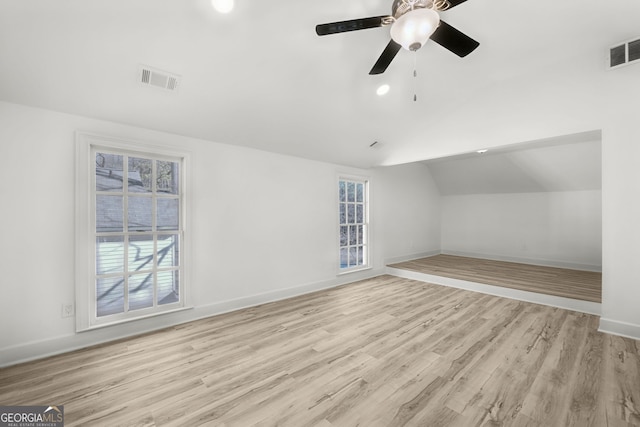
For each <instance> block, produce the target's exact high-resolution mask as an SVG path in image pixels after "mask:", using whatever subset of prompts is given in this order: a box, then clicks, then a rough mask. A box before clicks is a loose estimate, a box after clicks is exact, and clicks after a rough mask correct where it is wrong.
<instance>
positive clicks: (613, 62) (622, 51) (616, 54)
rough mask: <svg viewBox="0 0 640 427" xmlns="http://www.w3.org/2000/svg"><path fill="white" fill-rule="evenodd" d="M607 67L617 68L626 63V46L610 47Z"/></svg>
mask: <svg viewBox="0 0 640 427" xmlns="http://www.w3.org/2000/svg"><path fill="white" fill-rule="evenodd" d="M609 58H610V61H609V66H610V67H617V66H618V65H622V64H624V63H626V62H627V46H626V45H624V44H623V45H621V46H616V47H612V48H611V51H610V52H609Z"/></svg>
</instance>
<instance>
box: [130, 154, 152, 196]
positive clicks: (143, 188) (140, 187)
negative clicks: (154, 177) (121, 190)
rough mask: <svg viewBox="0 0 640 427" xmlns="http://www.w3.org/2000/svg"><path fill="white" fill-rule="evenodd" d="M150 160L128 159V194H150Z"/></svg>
mask: <svg viewBox="0 0 640 427" xmlns="http://www.w3.org/2000/svg"><path fill="white" fill-rule="evenodd" d="M151 173H152V171H151V160H149V159H141V158H138V157H130V158H129V179H128V181H129V192H131V193H149V192H151Z"/></svg>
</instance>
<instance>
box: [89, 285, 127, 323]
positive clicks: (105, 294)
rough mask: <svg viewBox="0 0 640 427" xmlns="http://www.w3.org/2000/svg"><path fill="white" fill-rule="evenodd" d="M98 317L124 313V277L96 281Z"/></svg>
mask: <svg viewBox="0 0 640 427" xmlns="http://www.w3.org/2000/svg"><path fill="white" fill-rule="evenodd" d="M96 302H97V315H98V317H100V316H108V315H110V314H116V313H123V312H124V277H109V278H105V279H98V280H97V281H96Z"/></svg>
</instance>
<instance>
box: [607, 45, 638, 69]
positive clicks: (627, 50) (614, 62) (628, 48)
mask: <svg viewBox="0 0 640 427" xmlns="http://www.w3.org/2000/svg"><path fill="white" fill-rule="evenodd" d="M634 62H638V63H640V38H638V39H635V40H631V41H627V42H624V43H620V44H617V45H616V46H613V47H612V48H610V49H609V59H608V64H607V65H608V67H609V69H613V68H618V67H622V66H623V65H629V64H632V63H634Z"/></svg>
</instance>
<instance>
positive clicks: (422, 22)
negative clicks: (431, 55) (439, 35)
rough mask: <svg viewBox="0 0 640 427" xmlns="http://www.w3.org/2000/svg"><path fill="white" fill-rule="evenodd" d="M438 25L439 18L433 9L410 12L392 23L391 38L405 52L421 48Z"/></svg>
mask: <svg viewBox="0 0 640 427" xmlns="http://www.w3.org/2000/svg"><path fill="white" fill-rule="evenodd" d="M439 24H440V16H439V15H438V13H437V12H436V11H435V10H433V9H424V8H422V9H414V10H411V11H409V12H407V13H405V14H404V15H402V16H401V17H399V18H398V19H396V21H395V22H394V23H393V25H392V26H391V38H392V39H393V41H395V42H396V43H398V44H399V45H400V46H402V47H403V48H405V49H406V50H418V49H419V48H420V47H422V46H423V45H424V44H425V43H426V42H427V40H429V37H431V35H432V34H433V32H434V31H435V30H436V28H438V25H439Z"/></svg>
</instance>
